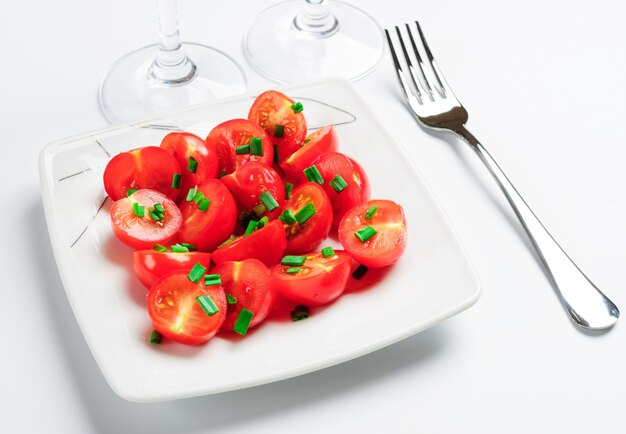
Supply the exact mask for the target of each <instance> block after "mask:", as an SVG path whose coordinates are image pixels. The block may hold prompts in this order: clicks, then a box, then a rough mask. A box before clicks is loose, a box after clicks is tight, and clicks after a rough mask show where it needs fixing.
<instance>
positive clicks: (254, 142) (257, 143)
mask: <svg viewBox="0 0 626 434" xmlns="http://www.w3.org/2000/svg"><path fill="white" fill-rule="evenodd" d="M250 154H252V155H263V141H262V140H261V138H260V137H252V138H251V139H250Z"/></svg>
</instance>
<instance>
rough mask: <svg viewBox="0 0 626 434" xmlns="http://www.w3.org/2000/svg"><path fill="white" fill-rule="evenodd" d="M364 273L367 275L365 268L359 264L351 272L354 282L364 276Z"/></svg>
mask: <svg viewBox="0 0 626 434" xmlns="http://www.w3.org/2000/svg"><path fill="white" fill-rule="evenodd" d="M365 273H367V267H366V266H365V265H363V264H361V265H359V266H358V267H356V270H354V271H353V272H352V277H354V278H355V279H356V280H359V279H361V277H363V276H365Z"/></svg>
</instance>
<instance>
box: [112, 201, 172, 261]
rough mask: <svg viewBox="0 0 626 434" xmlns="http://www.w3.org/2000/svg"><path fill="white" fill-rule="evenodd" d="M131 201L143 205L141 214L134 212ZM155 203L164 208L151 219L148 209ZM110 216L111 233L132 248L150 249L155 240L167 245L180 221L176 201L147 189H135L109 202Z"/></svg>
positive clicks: (170, 241)
mask: <svg viewBox="0 0 626 434" xmlns="http://www.w3.org/2000/svg"><path fill="white" fill-rule="evenodd" d="M135 203H137V204H138V205H139V206H143V213H144V215H143V217H141V216H138V215H136V213H135V211H134V205H133V204H135ZM156 203H160V204H161V205H162V206H163V208H165V213H163V218H162V219H161V220H154V219H153V218H152V217H151V215H150V212H149V211H150V210H151V209H153V207H154V204H156ZM110 218H111V226H112V227H113V233H114V234H115V236H116V237H117V238H119V239H120V241H122V242H123V243H124V244H127V245H129V246H131V247H133V248H135V249H150V248H152V246H153V245H154V244H155V243H158V244H171V243H172V242H173V241H174V240H175V238H176V232H177V231H178V229H179V228H180V227H181V224H182V216H181V213H180V211H179V210H178V207H177V206H176V204H175V203H174V202H173V201H172V200H170V199H169V198H168V197H167V196H165V195H164V194H163V193H160V192H158V191H155V190H149V189H142V190H137V191H136V192H134V193H133V194H132V195H130V196H128V197H124V198H122V199H119V200H117V201H115V202H113V205H111V210H110Z"/></svg>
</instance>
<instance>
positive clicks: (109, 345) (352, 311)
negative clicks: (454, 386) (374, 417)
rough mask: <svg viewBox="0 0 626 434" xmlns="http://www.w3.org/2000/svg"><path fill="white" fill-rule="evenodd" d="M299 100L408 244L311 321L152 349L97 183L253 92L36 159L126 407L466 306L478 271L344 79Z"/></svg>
mask: <svg viewBox="0 0 626 434" xmlns="http://www.w3.org/2000/svg"><path fill="white" fill-rule="evenodd" d="M285 92H286V93H287V94H288V95H290V96H292V97H293V98H294V99H296V100H299V101H302V102H303V104H304V107H305V112H304V113H305V115H306V118H307V121H308V124H309V127H310V128H311V129H312V128H315V127H321V126H323V125H326V124H329V123H332V124H335V125H336V127H337V133H338V135H339V139H340V150H341V151H342V152H345V153H346V154H348V155H350V156H352V157H354V158H355V159H356V160H357V161H358V162H359V163H360V164H361V165H362V166H363V167H364V168H365V171H366V172H367V174H368V176H369V179H370V182H371V185H372V197H373V198H386V199H392V200H394V201H396V202H398V203H400V204H402V206H403V207H404V209H405V212H406V216H407V226H408V234H409V235H408V236H409V238H408V246H407V249H406V252H405V254H404V255H403V256H402V258H401V259H400V261H398V263H397V264H395V265H394V266H392V267H391V269H390V270H389V272H387V273H385V274H384V276H383V277H382V279H380V281H378V282H377V283H376V284H374V285H371V287H369V288H367V289H366V290H359V291H353V292H349V293H346V294H344V295H343V296H342V297H340V298H339V299H338V300H337V301H336V302H334V303H332V304H331V305H330V306H327V307H324V308H320V309H317V310H315V311H313V315H311V317H310V318H308V319H307V320H305V321H299V322H295V323H292V322H276V321H266V323H264V324H263V325H262V326H260V327H258V328H257V329H255V330H254V331H252V332H251V333H250V334H249V335H248V336H246V337H245V338H243V339H231V338H225V337H221V336H217V337H215V338H213V339H212V340H211V341H209V342H208V343H207V344H206V345H202V346H199V347H188V346H184V345H179V344H176V343H173V342H164V343H163V344H161V345H159V346H155V345H151V344H150V343H149V336H150V331H151V330H152V327H151V324H150V319H149V317H148V314H147V312H146V309H145V292H146V291H145V289H144V288H143V287H142V286H141V285H140V284H139V283H138V282H137V281H136V279H135V277H134V275H133V272H132V251H131V249H130V248H128V247H126V246H124V245H122V243H120V242H119V241H117V240H116V239H115V237H114V235H113V233H112V231H111V228H110V224H109V216H108V209H109V207H110V200H108V199H107V198H106V196H105V193H104V190H103V187H102V173H103V171H104V167H105V165H106V163H107V162H108V160H109V159H110V157H111V155H115V154H117V153H118V152H120V151H124V150H128V149H132V148H137V147H139V146H146V145H158V144H159V143H160V141H161V139H162V137H163V136H164V135H166V134H167V133H168V132H169V131H170V130H171V129H176V128H180V129H183V130H186V131H191V132H194V133H196V134H198V135H200V136H201V137H204V136H206V134H207V133H208V131H209V130H210V129H211V128H212V127H213V126H215V125H217V124H218V123H220V122H223V121H225V120H227V119H231V118H242V117H244V118H245V117H246V116H247V113H248V109H249V107H250V105H251V103H252V101H253V99H254V97H253V96H250V95H247V96H239V97H235V98H232V99H228V100H222V101H218V102H215V103H213V104H208V105H203V106H199V107H195V108H191V109H189V110H186V111H183V112H179V113H176V114H172V115H168V116H164V117H160V118H157V119H152V120H150V121H146V122H140V123H135V124H131V125H123V126H116V127H112V128H109V129H107V130H103V131H97V132H94V133H92V134H88V135H83V136H80V137H75V138H71V139H68V140H64V141H61V142H56V143H53V144H50V145H49V146H47V147H46V148H45V149H44V150H43V151H42V153H41V158H40V176H41V186H42V195H43V203H44V207H45V212H46V220H47V223H48V230H49V233H50V239H51V241H52V247H53V249H54V255H55V258H56V261H57V265H58V268H59V273H60V275H61V278H62V281H63V284H64V286H65V291H66V294H67V298H68V300H69V302H70V304H71V306H72V309H73V311H74V314H75V315H76V319H77V321H78V324H79V325H80V328H81V330H82V333H83V335H84V336H85V339H86V341H87V343H88V345H89V347H90V349H91V351H92V353H93V355H94V357H95V359H96V361H97V363H98V365H99V366H100V369H101V370H102V373H103V374H104V376H105V377H106V379H107V381H108V382H109V384H110V385H111V387H112V388H113V390H114V391H115V392H116V393H117V394H118V395H120V396H121V397H123V398H126V399H128V400H132V401H159V400H167V399H176V398H183V397H191V396H196V395H205V394H211V393H218V392H223V391H227V390H233V389H241V388H245V387H250V386H254V385H259V384H264V383H269V382H272V381H277V380H281V379H285V378H289V377H293V376H296V375H301V374H305V373H307V372H311V371H315V370H318V369H322V368H325V367H328V366H331V365H335V364H337V363H341V362H345V361H347V360H350V359H353V358H355V357H359V356H361V355H363V354H366V353H369V352H371V351H374V350H377V349H380V348H383V347H385V346H387V345H390V344H392V343H394V342H397V341H399V340H401V339H404V338H406V337H409V336H411V335H413V334H415V333H418V332H420V331H422V330H424V329H425V328H427V327H430V326H432V325H433V324H435V323H437V322H439V321H442V320H443V319H446V318H448V317H450V316H452V315H454V314H456V313H458V312H460V311H462V310H464V309H466V308H467V307H469V306H471V305H472V304H473V303H474V302H475V301H476V300H477V299H478V297H479V296H480V287H479V283H478V280H477V278H476V275H475V272H474V270H473V269H472V267H471V265H470V263H469V261H468V259H467V257H466V254H465V252H464V250H463V249H462V247H461V246H460V244H459V242H458V240H457V238H456V236H455V234H454V232H453V230H452V229H451V227H450V226H449V224H448V222H447V220H446V218H445V216H444V214H443V212H442V211H441V209H440V208H439V206H438V205H437V203H436V201H435V200H434V198H433V197H432V195H431V193H430V192H429V190H428V188H427V187H426V185H425V183H424V181H423V180H422V178H421V176H420V175H419V174H418V172H417V170H416V168H415V167H414V166H413V165H412V164H411V162H410V160H409V159H408V157H407V154H406V153H405V152H404V150H403V149H402V148H401V147H400V146H399V145H398V144H397V143H396V142H395V140H394V138H393V137H392V136H391V135H390V134H389V133H388V132H387V131H386V130H385V129H384V128H383V127H382V125H381V123H380V121H379V120H378V118H377V117H376V115H375V114H374V113H372V111H371V110H370V109H369V108H368V107H367V105H366V104H365V103H364V101H363V100H362V99H361V98H360V96H359V95H358V94H357V93H356V91H355V90H354V88H353V87H352V85H351V84H350V83H349V82H346V81H341V80H325V81H321V82H316V83H312V84H308V85H301V86H296V87H291V88H286V89H285Z"/></svg>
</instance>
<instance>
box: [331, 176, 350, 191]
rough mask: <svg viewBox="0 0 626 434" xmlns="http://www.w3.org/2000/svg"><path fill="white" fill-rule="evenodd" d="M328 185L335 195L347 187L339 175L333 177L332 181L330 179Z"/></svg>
mask: <svg viewBox="0 0 626 434" xmlns="http://www.w3.org/2000/svg"><path fill="white" fill-rule="evenodd" d="M328 184H329V185H330V186H331V187H332V188H333V190H335V191H336V192H337V193H341V192H342V191H344V190H345V189H346V188H347V187H348V183H347V182H346V180H345V179H343V177H342V176H341V175H339V174H337V175H335V177H334V178H333V179H331V180H330V181H329V182H328Z"/></svg>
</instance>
